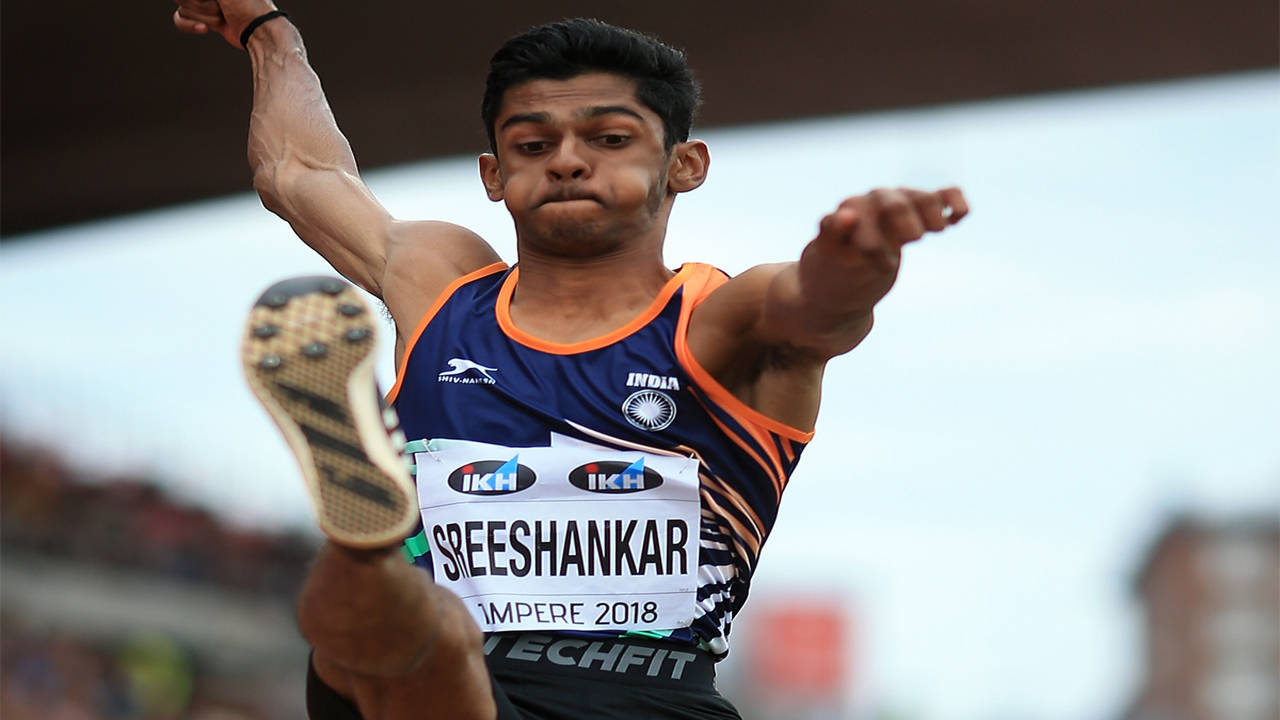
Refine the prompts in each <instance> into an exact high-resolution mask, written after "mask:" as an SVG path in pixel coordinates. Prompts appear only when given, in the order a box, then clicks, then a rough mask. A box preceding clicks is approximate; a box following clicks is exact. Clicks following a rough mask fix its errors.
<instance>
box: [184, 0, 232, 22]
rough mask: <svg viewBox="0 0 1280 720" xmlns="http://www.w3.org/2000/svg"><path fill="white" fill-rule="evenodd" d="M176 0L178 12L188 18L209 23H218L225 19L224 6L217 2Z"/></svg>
mask: <svg viewBox="0 0 1280 720" xmlns="http://www.w3.org/2000/svg"><path fill="white" fill-rule="evenodd" d="M175 2H176V3H177V5H178V12H179V13H181V14H182V16H183V17H185V18H187V19H190V20H195V21H196V22H202V23H205V24H207V25H217V24H218V23H220V22H222V20H223V16H222V8H221V7H219V5H218V3H216V2H206V1H205V0H175Z"/></svg>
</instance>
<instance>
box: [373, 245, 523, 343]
mask: <svg viewBox="0 0 1280 720" xmlns="http://www.w3.org/2000/svg"><path fill="white" fill-rule="evenodd" d="M389 240H390V242H389V243H388V246H387V266H386V274H385V276H384V277H383V280H382V298H383V301H384V302H386V304H387V310H388V311H389V312H390V313H391V317H392V319H393V320H395V323H396V329H397V331H398V332H399V333H400V334H401V335H404V334H407V333H408V332H409V331H412V329H413V328H414V327H415V326H416V325H417V323H418V320H419V319H420V318H421V317H422V315H423V314H424V313H425V312H426V311H427V310H428V309H429V308H430V307H431V305H432V304H433V303H434V302H435V300H436V298H438V297H439V296H440V294H441V293H443V292H444V291H445V290H446V289H447V288H448V287H449V286H450V285H451V284H453V283H454V282H455V281H457V280H458V279H459V278H463V277H466V276H468V275H472V274H475V273H477V272H479V271H481V270H484V269H486V268H492V267H494V266H495V265H498V264H499V263H501V262H502V259H501V258H500V257H498V254H497V253H496V252H494V250H493V248H492V247H491V246H490V245H489V243H487V242H486V241H485V240H484V239H483V238H481V237H480V236H479V235H477V234H476V233H474V232H472V231H471V230H468V229H467V228H464V227H462V226H460V225H454V224H452V223H447V222H438V221H414V222H403V221H396V222H395V223H393V224H392V227H391V229H390V238H389Z"/></svg>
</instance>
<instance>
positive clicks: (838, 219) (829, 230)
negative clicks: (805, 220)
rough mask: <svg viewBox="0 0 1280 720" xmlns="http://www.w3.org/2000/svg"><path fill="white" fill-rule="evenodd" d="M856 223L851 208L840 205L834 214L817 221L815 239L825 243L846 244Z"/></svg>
mask: <svg viewBox="0 0 1280 720" xmlns="http://www.w3.org/2000/svg"><path fill="white" fill-rule="evenodd" d="M857 223H858V214H857V212H856V211H855V210H854V209H853V208H851V207H845V206H844V205H841V206H840V208H839V209H837V210H836V211H835V212H833V213H831V214H829V215H827V216H825V217H823V218H822V220H821V221H819V223H818V237H817V239H818V240H823V241H826V242H834V243H847V242H849V240H850V235H851V232H852V230H853V228H854V226H855V225H857Z"/></svg>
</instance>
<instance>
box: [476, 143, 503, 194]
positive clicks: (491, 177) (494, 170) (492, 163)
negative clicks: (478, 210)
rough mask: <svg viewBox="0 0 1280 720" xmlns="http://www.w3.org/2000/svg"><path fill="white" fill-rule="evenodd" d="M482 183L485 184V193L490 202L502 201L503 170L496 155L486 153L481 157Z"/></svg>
mask: <svg viewBox="0 0 1280 720" xmlns="http://www.w3.org/2000/svg"><path fill="white" fill-rule="evenodd" d="M480 182H482V183H484V191H485V193H486V194H488V196H489V199H490V200H492V201H494V202H500V201H501V200H502V197H503V185H502V169H501V168H500V167H499V166H498V157H497V156H496V155H493V154H492V153H484V154H483V155H481V156H480Z"/></svg>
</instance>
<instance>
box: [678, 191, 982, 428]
mask: <svg viewBox="0 0 1280 720" xmlns="http://www.w3.org/2000/svg"><path fill="white" fill-rule="evenodd" d="M968 212H969V206H968V203H967V202H966V201H965V198H964V194H963V193H962V192H961V191H960V189H959V188H945V189H942V190H938V191H935V192H924V191H920V190H912V189H906V188H903V189H898V190H873V191H871V192H869V193H867V194H865V195H859V196H856V197H851V198H849V199H848V200H845V201H844V202H842V203H840V206H839V207H838V208H837V209H836V210H835V212H833V213H831V214H830V215H827V216H826V217H824V218H823V219H822V221H821V223H820V224H819V228H818V236H817V237H816V238H814V239H813V240H812V241H811V242H810V243H809V244H808V245H807V246H806V247H805V249H804V251H803V252H802V253H801V254H800V260H799V261H798V262H793V263H782V264H777V265H762V266H759V267H756V268H752V269H751V270H748V271H747V272H745V273H743V274H742V275H740V276H738V277H735V278H733V279H732V280H730V281H729V282H727V283H725V284H724V285H723V286H721V287H720V288H719V289H717V290H716V291H715V292H713V293H712V294H711V295H710V296H709V297H708V298H707V299H706V300H705V301H704V302H703V303H702V304H701V305H699V306H698V308H697V309H696V310H695V311H694V313H693V316H692V318H691V319H690V323H689V347H690V350H691V351H692V352H693V356H694V358H695V359H697V360H698V362H699V363H700V364H701V365H702V366H703V367H704V368H705V369H706V370H707V371H708V372H710V373H711V375H712V377H715V378H716V379H717V380H718V381H719V382H720V383H721V384H722V385H724V386H725V387H726V388H727V389H728V390H729V391H730V392H732V393H734V394H735V395H736V396H738V398H739V399H741V400H742V401H743V402H745V403H747V404H748V405H750V406H751V407H753V408H755V409H756V410H759V411H761V412H763V413H764V414H765V415H768V416H770V417H773V418H775V419H777V420H781V421H783V422H786V423H788V424H790V425H793V426H795V427H799V428H801V429H808V428H809V427H811V426H812V423H813V421H814V419H815V418H816V417H817V411H818V399H819V390H820V384H821V380H822V372H823V368H824V366H825V365H826V362H827V361H828V360H829V359H831V358H832V357H835V356H836V355H840V354H842V353H846V352H848V351H849V350H852V349H853V348H854V347H856V346H857V345H858V343H860V342H862V339H863V338H865V337H866V335H867V333H868V332H870V330H871V323H872V317H873V315H872V311H873V308H874V307H875V305H876V303H877V302H879V301H880V299H881V298H883V297H884V296H885V294H887V293H888V292H889V289H890V288H891V287H893V283H894V281H895V280H896V279H897V277H898V269H899V265H900V263H901V259H902V247H903V246H904V245H906V244H907V243H910V242H913V241H915V240H918V239H920V238H921V237H922V236H923V235H924V234H925V233H926V232H937V231H940V230H943V229H944V228H946V227H948V226H949V225H954V224H955V223H957V222H959V221H960V220H961V219H962V218H963V217H964V216H965V215H966V214H968Z"/></svg>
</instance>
